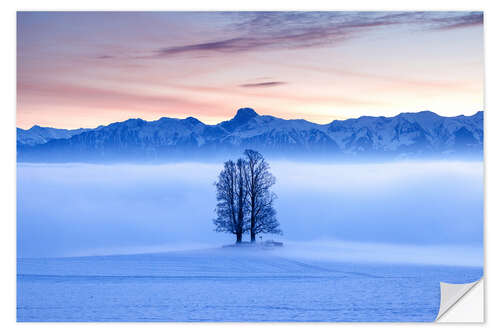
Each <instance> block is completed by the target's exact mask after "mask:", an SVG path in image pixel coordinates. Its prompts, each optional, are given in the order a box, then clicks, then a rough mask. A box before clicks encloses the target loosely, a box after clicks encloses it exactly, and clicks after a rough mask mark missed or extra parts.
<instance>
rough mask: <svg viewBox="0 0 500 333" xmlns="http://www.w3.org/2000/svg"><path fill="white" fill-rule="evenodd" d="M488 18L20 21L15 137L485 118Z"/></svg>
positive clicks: (67, 16) (104, 15)
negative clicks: (125, 128) (115, 125)
mask: <svg viewBox="0 0 500 333" xmlns="http://www.w3.org/2000/svg"><path fill="white" fill-rule="evenodd" d="M483 57H484V55H483V14H482V13H481V12H18V14H17V126H18V127H20V128H25V129H26V128H30V127H31V126H33V125H35V124H36V125H40V126H50V127H58V128H80V127H97V126H99V125H103V124H109V123H112V122H116V121H123V120H126V119H129V118H142V119H145V120H155V119H158V118H161V117H175V118H186V117H188V116H194V117H196V118H198V119H199V120H201V121H203V122H205V123H208V124H215V123H218V122H220V121H223V120H227V119H229V118H232V117H233V116H234V114H235V112H236V110H237V109H238V108H240V107H252V108H254V109H255V110H256V111H257V112H258V113H259V114H267V115H273V116H276V117H281V118H285V119H297V118H302V119H306V120H309V121H313V122H317V123H329V122H331V121H333V120H335V119H347V118H355V117H360V116H363V115H369V116H380V115H383V116H394V115H397V114H399V113H401V112H418V111H422V110H431V111H433V112H436V113H438V114H440V115H443V116H456V115H460V114H464V115H472V114H474V113H476V112H477V111H479V110H483V109H484V106H483V77H484V71H483Z"/></svg>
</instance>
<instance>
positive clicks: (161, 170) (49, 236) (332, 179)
mask: <svg viewBox="0 0 500 333" xmlns="http://www.w3.org/2000/svg"><path fill="white" fill-rule="evenodd" d="M270 165H271V171H272V172H273V174H274V175H275V176H276V180H277V182H276V185H275V186H274V191H275V193H276V194H277V195H278V200H277V201H276V209H277V213H278V219H279V221H280V223H281V227H282V230H283V232H284V235H283V236H276V235H263V239H264V240H265V239H279V240H284V241H285V243H286V242H287V241H288V242H290V243H289V244H290V245H292V244H295V246H290V247H289V248H290V251H292V250H293V249H298V248H303V247H297V246H296V244H299V243H303V244H308V247H307V248H311V246H313V247H314V248H315V249H316V250H315V252H314V253H320V252H321V250H320V251H317V246H319V245H321V244H330V245H328V246H325V247H324V249H325V251H327V252H328V251H330V250H328V248H329V246H330V249H331V244H370V246H369V247H368V248H370V249H372V248H374V246H375V247H376V246H377V244H380V246H379V247H378V248H379V249H380V251H381V252H379V254H378V256H379V257H380V259H381V260H383V259H384V258H386V259H387V258H391V256H392V257H394V255H395V254H394V251H395V250H394V249H395V248H394V247H396V248H400V249H401V248H404V249H406V252H404V253H405V256H409V257H410V258H408V261H409V262H413V261H415V262H422V261H426V260H425V258H428V259H429V262H436V260H437V259H436V256H433V255H432V253H436V255H437V256H439V257H441V258H444V257H446V255H448V257H449V259H453V258H459V256H460V255H461V253H462V256H463V253H465V252H467V251H468V250H467V249H473V251H475V252H474V253H475V255H474V256H472V257H471V258H470V260H469V261H470V262H477V264H478V265H481V264H482V258H481V256H482V241H483V165H482V163H480V162H424V161H422V162H395V163H381V164H352V165H349V164H341V165H335V164H307V163H291V162H283V161H279V162H273V161H270ZM221 168H222V165H219V164H204V163H178V164H163V165H132V164H117V165H92V164H23V163H20V164H18V167H17V202H18V203H17V250H18V253H17V255H18V257H45V256H73V255H94V254H118V253H140V252H157V251H168V250H173V249H188V248H200V247H210V246H211V247H214V246H220V245H222V244H227V243H231V242H233V241H234V239H233V236H232V235H229V234H218V233H215V232H214V231H213V230H214V225H213V223H212V219H213V218H214V208H215V203H216V201H215V187H214V185H213V183H214V181H215V180H216V178H217V175H218V172H219V171H220V170H221ZM332 240H334V243H331V241H332ZM311 244H312V245H311ZM314 244H316V245H317V246H316V245H314ZM336 246H337V245H336ZM391 246H392V247H391ZM286 248H287V244H285V248H284V250H285V249H286ZM351 248H352V246H351ZM356 248H357V249H358V250H359V251H358V250H356V251H355V250H353V249H351V251H350V252H349V253H351V254H352V253H357V254H358V257H360V258H362V257H363V255H364V256H365V257H367V258H368V257H373V256H374V255H373V253H378V252H377V251H372V250H369V251H364V252H363V250H362V249H363V246H361V245H360V246H358V247H356ZM364 248H365V249H366V247H364ZM384 249H385V252H384V251H382V250H384ZM412 249H414V251H413V250H412ZM418 249H424V250H423V252H422V251H420V250H418ZM433 249H439V251H437V250H436V251H435V252H433V251H434V250H433ZM446 249H450V250H449V251H448V250H446ZM396 251H397V250H396ZM290 253H291V252H290ZM346 253H347V252H345V251H344V254H346ZM363 253H364V254H363ZM384 253H385V254H384ZM402 253H403V252H402ZM315 255H317V254H315ZM325 255H327V253H325ZM412 256H414V257H415V258H413V259H412V258H411V257H412ZM417 257H418V258H417ZM346 258H349V255H347V254H346ZM419 258H420V259H419ZM372 259H374V260H375V259H376V258H372ZM417 259H418V260H417ZM443 260H445V259H443ZM438 261H439V260H438Z"/></svg>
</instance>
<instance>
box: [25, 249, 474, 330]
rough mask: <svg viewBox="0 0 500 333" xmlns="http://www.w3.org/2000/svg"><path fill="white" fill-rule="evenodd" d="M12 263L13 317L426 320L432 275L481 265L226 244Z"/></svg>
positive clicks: (436, 296) (432, 305)
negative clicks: (355, 258)
mask: <svg viewBox="0 0 500 333" xmlns="http://www.w3.org/2000/svg"><path fill="white" fill-rule="evenodd" d="M283 249H286V245H285V248H283ZM17 265H18V268H17V269H18V276H17V320H18V321H432V320H434V318H435V317H436V315H437V313H438V310H439V300H440V288H439V282H440V281H444V282H450V283H466V282H472V281H475V280H477V279H479V278H480V277H481V276H482V274H483V272H482V269H481V268H475V267H450V266H424V265H396V264H375V263H371V264H369V263H360V262H336V261H332V260H324V259H322V260H314V259H312V258H308V259H306V258H303V257H294V256H293V255H284V252H283V251H275V250H267V251H264V250H256V249H234V248H215V249H207V250H191V251H178V252H168V253H161V254H141V255H120V256H94V257H73V258H51V259H18V263H17Z"/></svg>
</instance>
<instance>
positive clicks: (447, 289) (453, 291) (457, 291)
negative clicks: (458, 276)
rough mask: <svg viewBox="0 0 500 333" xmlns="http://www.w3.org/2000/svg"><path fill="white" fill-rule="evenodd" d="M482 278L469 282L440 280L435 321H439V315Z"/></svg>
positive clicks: (446, 310)
mask: <svg viewBox="0 0 500 333" xmlns="http://www.w3.org/2000/svg"><path fill="white" fill-rule="evenodd" d="M480 281H482V279H480V280H477V281H475V282H471V283H457V284H455V283H445V282H440V286H441V303H440V305H439V313H438V315H437V317H436V320H435V321H440V319H441V317H442V316H443V315H444V314H445V313H447V312H448V311H449V310H450V309H451V308H452V307H453V306H454V305H455V304H457V302H459V301H460V299H461V298H462V297H464V296H465V295H466V294H467V293H468V292H469V291H470V290H471V289H472V288H474V286H475V285H476V284H478V283H479V282H480Z"/></svg>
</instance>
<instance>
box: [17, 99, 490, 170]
mask: <svg viewBox="0 0 500 333" xmlns="http://www.w3.org/2000/svg"><path fill="white" fill-rule="evenodd" d="M17 148H18V161H31V162H73V161H75V162H76V161H78V162H86V161H89V162H111V161H164V160H166V161H168V160H197V159H218V158H224V157H225V156H227V155H228V154H229V155H230V154H235V153H239V152H241V151H242V150H243V149H246V148H252V149H257V150H259V151H261V152H263V153H265V154H266V155H267V156H270V157H273V156H274V157H280V158H292V159H302V158H322V159H325V158H326V159H330V158H331V159H359V158H361V159H362V158H366V159H373V158H376V159H394V158H401V157H410V158H412V157H415V158H420V157H438V158H441V157H453V158H462V157H464V158H482V154H483V112H482V111H479V112H477V113H476V114H474V115H472V116H456V117H442V116H439V115H437V114H435V113H433V112H431V111H422V112H417V113H401V114H399V115H397V116H394V117H371V116H363V117H360V118H355V119H347V120H334V121H332V122H331V123H329V124H324V125H320V124H315V123H312V122H309V121H306V120H302V119H295V120H285V119H281V118H277V117H273V116H262V115H259V114H258V113H257V112H255V110H253V109H252V108H241V109H239V110H238V111H237V113H236V115H235V116H234V117H233V118H232V119H230V120H227V121H223V122H221V123H219V124H216V125H206V124H204V123H203V122H201V121H199V120H198V119H196V118H194V117H188V118H185V119H176V118H166V117H163V118H160V119H158V120H156V121H145V120H142V119H129V120H126V121H123V122H116V123H112V124H109V125H107V126H99V127H97V128H95V129H77V130H65V129H54V128H47V127H40V126H33V127H32V128H31V129H29V130H23V129H19V128H18V129H17Z"/></svg>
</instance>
